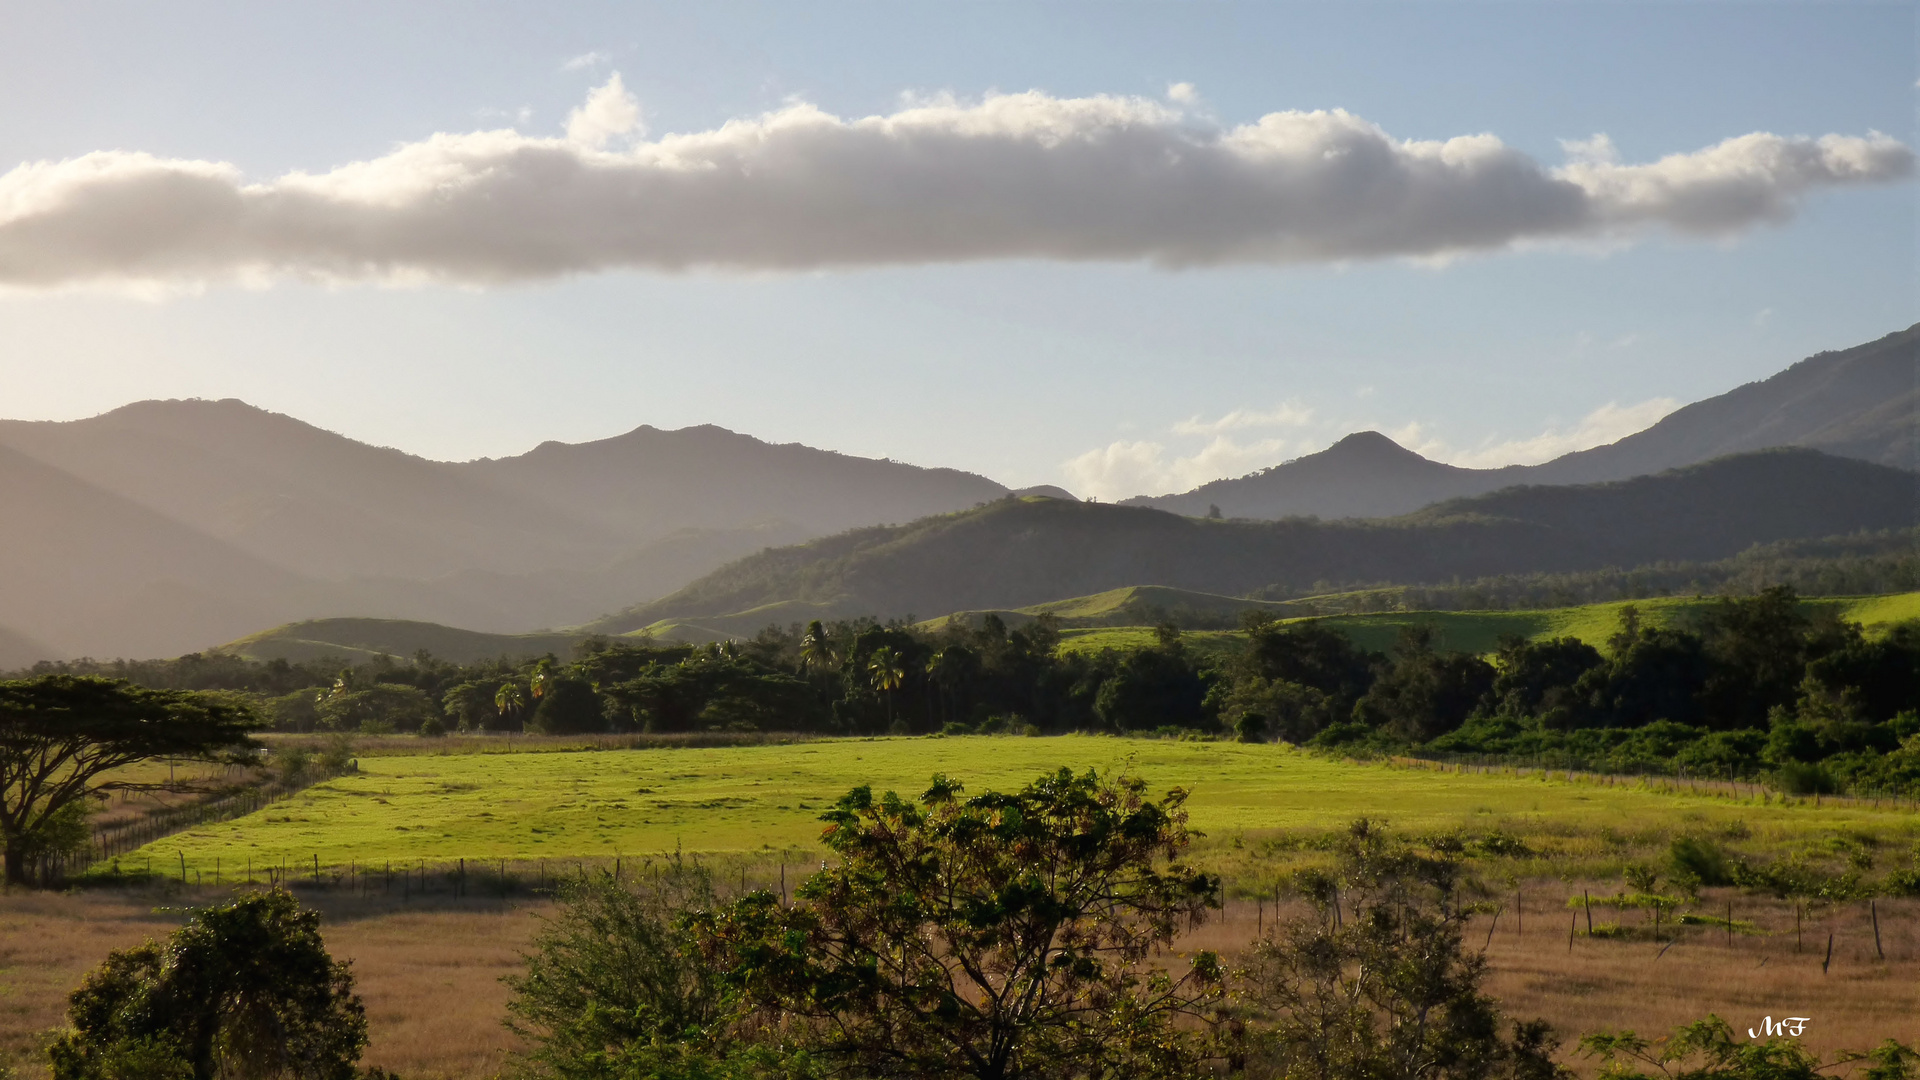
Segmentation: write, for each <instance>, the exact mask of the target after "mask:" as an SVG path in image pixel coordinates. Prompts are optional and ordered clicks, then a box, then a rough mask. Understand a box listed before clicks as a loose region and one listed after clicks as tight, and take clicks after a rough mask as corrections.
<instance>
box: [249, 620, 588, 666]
mask: <svg viewBox="0 0 1920 1080" xmlns="http://www.w3.org/2000/svg"><path fill="white" fill-rule="evenodd" d="M586 637H587V635H585V634H577V633H568V632H564V631H558V632H553V633H546V634H484V633H481V632H479V631H477V630H458V629H455V628H454V627H451V626H441V625H440V624H439V623H430V622H414V621H412V620H409V619H311V620H308V621H306V622H297V623H288V624H287V625H285V626H276V627H274V628H273V629H271V630H262V631H260V632H259V633H257V634H249V635H247V636H246V637H243V638H240V639H238V640H235V641H229V642H227V643H226V644H225V645H222V646H220V647H219V648H218V649H216V650H214V651H215V652H223V653H231V654H233V655H235V656H239V657H242V658H245V659H248V660H286V661H288V662H289V663H299V662H302V661H307V660H319V659H323V658H326V657H338V658H340V659H341V660H345V661H351V662H354V663H359V662H362V661H366V660H371V659H374V658H375V657H379V656H391V657H393V658H395V659H397V660H406V659H410V658H411V657H413V655H414V654H416V653H418V652H421V651H422V650H424V651H426V652H430V653H432V654H433V655H434V656H436V657H439V658H440V659H442V660H451V661H453V662H454V663H458V664H472V663H477V662H479V661H481V660H491V659H493V658H495V657H499V656H507V657H516V658H519V657H528V656H542V655H545V654H547V653H553V654H555V655H557V656H559V657H562V658H565V657H567V656H568V655H569V654H570V653H571V651H572V649H573V646H574V644H575V643H576V642H579V641H582V640H584V639H585V638H586Z"/></svg>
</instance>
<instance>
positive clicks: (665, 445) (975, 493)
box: [454, 424, 1007, 538]
mask: <svg viewBox="0 0 1920 1080" xmlns="http://www.w3.org/2000/svg"><path fill="white" fill-rule="evenodd" d="M454 468H455V469H457V470H458V471H459V472H460V473H462V474H463V475H467V476H472V477H477V478H480V479H482V480H484V481H486V482H487V483H489V484H491V485H492V486H494V487H496V488H499V489H501V490H504V491H510V492H513V493H514V494H515V495H517V496H520V497H523V498H528V499H534V500H539V501H541V502H545V503H547V504H548V505H551V506H553V507H555V508H557V509H559V510H561V511H562V512H565V513H567V514H570V515H576V516H579V517H583V518H587V519H589V520H594V521H596V522H598V523H599V524H602V525H603V526H605V527H608V528H611V529H615V530H618V531H620V532H621V533H623V534H625V535H629V536H634V537H646V538H652V537H655V536H660V535H664V534H665V533H667V532H670V531H672V530H673V529H682V528H705V529H730V528H742V527H747V526H753V525H758V524H761V523H764V522H769V521H785V522H791V523H794V524H795V525H798V526H799V527H800V528H802V529H804V530H806V531H807V532H808V534H809V535H816V536H817V535H819V534H821V533H828V532H837V531H839V530H841V529H846V528H849V527H851V526H855V525H868V524H880V523H884V522H898V521H911V520H913V519H915V518H920V517H925V516H927V515H928V514H938V513H945V512H947V511H951V510H958V509H961V508H963V507H969V506H973V505H975V504H976V503H981V502H987V501H990V500H993V499H997V498H1000V497H1001V496H1003V495H1005V494H1006V493H1007V489H1006V488H1004V487H1002V486H1001V485H999V484H996V483H994V482H993V481H991V480H988V479H987V478H986V477H983V476H976V475H974V474H972V473H966V472H961V471H960V470H958V469H927V468H921V467H919V466H915V465H907V464H904V463H901V462H897V461H887V460H876V459H873V458H860V457H850V456H848V455H845V454H838V453H834V452H832V451H830V450H816V449H814V448H812V447H810V446H802V445H800V444H798V443H787V444H784V445H775V444H773V443H766V442H762V441H760V440H759V439H756V438H753V437H752V436H749V435H741V434H738V433H736V432H732V431H728V430H727V429H725V428H720V427H714V426H712V425H710V424H708V425H702V426H700V427H690V428H682V429H680V430H678V431H661V430H660V429H658V428H653V427H639V428H635V429H634V430H632V431H629V432H627V433H626V434H625V435H618V436H615V437H614V438H611V439H601V440H599V441H597V442H587V443H576V444H567V443H558V442H548V443H542V444H540V445H539V446H537V447H535V448H534V449H532V450H530V451H528V452H527V453H525V454H521V455H519V456H517V457H510V458H500V459H497V460H493V459H485V458H483V459H481V460H479V461H471V462H467V463H464V464H461V465H458V466H454Z"/></svg>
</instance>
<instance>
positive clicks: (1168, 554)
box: [592, 450, 1915, 633]
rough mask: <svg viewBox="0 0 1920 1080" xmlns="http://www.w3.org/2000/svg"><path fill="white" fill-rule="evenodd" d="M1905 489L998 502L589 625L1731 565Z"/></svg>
mask: <svg viewBox="0 0 1920 1080" xmlns="http://www.w3.org/2000/svg"><path fill="white" fill-rule="evenodd" d="M1914 488H1915V476H1914V474H1912V473H1909V472H1904V471H1902V470H1898V469H1891V468H1887V467H1885V466H1879V465H1872V464H1869V463H1867V462H1862V461H1854V460H1849V459H1844V458H1836V457H1831V456H1828V455H1825V454H1820V453H1816V452H1813V451H1807V450H1785V451H1767V452H1764V453H1758V454H1748V455H1744V456H1741V457H1734V458H1726V459H1722V460H1719V461H1715V462H1709V463H1708V464H1705V465H1700V466H1695V467H1692V468H1689V469H1683V470H1676V471H1674V472H1670V473H1664V474H1661V475H1659V476H1652V477H1640V478H1637V479H1634V480H1627V481H1621V482H1618V483H1609V484H1594V485H1587V486H1582V487H1564V488H1515V489H1510V490H1507V491H1502V492H1495V493H1493V494H1490V495H1484V496H1479V497H1477V498H1472V499H1458V500H1453V501H1450V502H1447V503H1442V504H1439V505H1437V506H1433V507H1429V508H1427V509H1425V510H1422V511H1420V512H1418V513H1416V514H1410V515H1408V516H1406V517H1403V518H1393V519H1386V520H1377V521H1357V520H1356V521H1336V522H1323V521H1317V520H1312V519H1290V520H1286V521H1276V522H1255V521H1212V520H1205V519H1199V518H1186V517H1179V516H1177V515H1173V514H1168V513H1164V512H1161V511H1157V510H1151V509H1143V508H1138V507H1124V506H1110V505H1102V504H1086V503H1077V502H1067V501H1064V500H1059V499H1046V498H1038V497H1029V498H1020V499H1004V500H1001V501H998V502H995V503H991V504H989V505H987V506H984V507H981V508H978V509H975V510H971V511H966V512H962V513H957V514H948V515H943V516H939V517H932V518H925V519H922V520H920V521H917V522H913V523H912V524H909V525H904V526H898V527H889V528H874V529H863V530H858V531H855V532H851V533H845V534H842V535H840V536H835V537H830V538H828V539H824V540H818V541H814V542H812V543H808V544H801V545H797V546H794V547H788V548H779V549H774V550H770V551H765V552H762V553H761V554H759V555H755V556H752V557H749V558H747V559H743V560H741V561H739V562H736V563H733V564H731V565H729V566H727V567H725V568H723V569H721V570H719V571H717V572H715V573H713V574H710V575H708V576H707V577H705V578H703V579H701V580H700V581H698V582H695V583H694V584H692V585H690V586H688V587H687V588H685V589H683V590H681V591H679V592H677V593H675V594H673V595H671V596H668V597H666V598H664V599H662V600H659V601H656V602H654V603H651V604H646V605H643V606H641V607H638V608H634V609H630V610H629V611H627V612H624V613H622V614H621V615H618V616H615V617H613V618H611V619H607V620H604V621H602V622H600V623H596V624H594V625H593V627H592V628H593V629H597V630H600V631H602V632H607V633H625V632H628V631H632V630H636V629H640V628H643V627H647V626H651V625H655V624H658V623H662V622H674V623H680V622H691V623H695V624H698V625H703V626H711V625H714V624H713V620H715V619H718V618H722V617H728V616H736V615H740V614H743V613H747V612H751V611H753V610H754V609H760V608H766V607H768V606H769V605H775V604H785V603H795V602H801V603H805V604H807V605H810V606H811V608H812V610H813V611H815V612H818V613H820V614H822V615H832V616H841V617H857V616H863V615H871V616H875V617H878V618H882V619H886V618H898V617H906V616H912V615H921V616H927V615H932V614H936V613H946V612H968V611H987V610H1003V609H1008V610H1010V609H1023V608H1028V607H1031V606H1035V605H1041V604H1046V603H1049V602H1052V601H1056V600H1058V598H1059V597H1061V596H1062V595H1063V594H1064V595H1069V596H1093V595H1095V594H1100V593H1106V592H1109V591H1110V590H1117V589H1126V588H1129V587H1134V586H1141V585H1150V586H1161V587H1167V588H1172V589H1179V590H1184V591H1186V592H1189V593H1211V594H1215V595H1216V596H1233V595H1243V594H1246V593H1249V592H1253V591H1255V590H1258V589H1262V588H1268V587H1274V586H1284V587H1287V588H1288V589H1289V590H1290V591H1294V592H1296V593H1297V592H1298V591H1301V590H1303V589H1305V588H1308V587H1310V586H1312V585H1313V584H1314V583H1315V582H1322V581H1369V580H1371V581H1395V582H1403V583H1417V582H1436V581H1449V580H1454V579H1461V578H1474V577H1485V576H1491V575H1497V574H1520V573H1529V572H1536V571H1575V570H1591V569H1599V568H1602V567H1607V566H1636V565H1644V564H1649V563H1655V562H1663V561H1677V560H1708V559H1717V558H1724V557H1727V556H1729V555H1732V554H1734V553H1736V552H1739V551H1742V550H1744V549H1746V548H1748V547H1750V546H1751V545H1753V544H1756V543H1767V542H1772V541H1776V540H1783V539H1792V538H1801V537H1815V536H1829V535H1834V534H1837V533H1847V532H1853V531H1857V530H1863V529H1895V528H1905V527H1909V526H1911V525H1912V524H1913V523H1914V521H1913V519H1914V514H1915V502H1914V493H1915V492H1914Z"/></svg>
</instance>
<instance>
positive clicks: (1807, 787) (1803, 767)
mask: <svg viewBox="0 0 1920 1080" xmlns="http://www.w3.org/2000/svg"><path fill="white" fill-rule="evenodd" d="M1773 783H1774V786H1775V787H1777V788H1779V789H1780V790H1781V791H1784V792H1786V793H1787V794H1789V795H1831V794H1833V793H1834V792H1836V791H1838V790H1840V785H1839V784H1837V783H1835V782H1834V779H1833V774H1832V773H1830V772H1828V771H1827V770H1826V768H1825V767H1824V766H1820V765H1810V764H1807V763H1806V762H1800V761H1794V762H1788V763H1787V764H1785V765H1782V766H1780V767H1779V768H1777V769H1775V770H1774V771H1773Z"/></svg>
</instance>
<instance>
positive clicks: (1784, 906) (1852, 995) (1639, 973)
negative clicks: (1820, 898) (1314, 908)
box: [1180, 881, 1920, 1076]
mask: <svg viewBox="0 0 1920 1080" xmlns="http://www.w3.org/2000/svg"><path fill="white" fill-rule="evenodd" d="M1602 888H1604V889H1605V891H1607V892H1612V891H1613V890H1614V889H1615V888H1617V883H1607V884H1606V885H1604V886H1599V887H1596V888H1595V889H1594V891H1595V893H1596V895H1597V894H1598V893H1599V892H1600V890H1601V889H1602ZM1579 893H1580V887H1579V886H1577V885H1576V886H1573V887H1572V888H1571V889H1569V887H1568V886H1567V885H1566V884H1565V883H1563V882H1559V881H1552V882H1542V881H1534V882H1530V883H1527V884H1525V885H1523V886H1522V908H1521V918H1520V919H1519V920H1515V919H1514V917H1513V911H1514V898H1513V894H1512V893H1508V894H1507V895H1506V896H1504V897H1501V898H1496V900H1495V902H1496V903H1499V904H1500V905H1502V908H1503V910H1502V911H1501V913H1500V915H1499V917H1498V923H1497V924H1495V925H1493V926H1492V930H1493V933H1492V936H1491V939H1489V938H1488V935H1487V932H1488V928H1489V924H1490V923H1492V922H1493V920H1492V918H1491V917H1490V916H1488V915H1478V916H1475V917H1474V919H1473V921H1472V924H1471V926H1470V927H1469V928H1468V931H1467V935H1466V942H1467V945H1468V946H1469V947H1470V948H1473V949H1480V948H1485V949H1486V953H1487V959H1488V962H1489V964H1488V966H1489V970H1490V973H1489V977H1488V980H1487V983H1486V990H1487V992H1488V993H1489V994H1491V995H1492V996H1493V997H1494V998H1496V999H1498V1000H1499V1001H1500V1003H1501V1005H1502V1007H1503V1008H1504V1009H1505V1010H1506V1012H1507V1014H1508V1015H1509V1016H1512V1017H1516V1018H1521V1019H1530V1018H1533V1017H1540V1018H1543V1019H1545V1020H1547V1021H1548V1022H1549V1023H1551V1024H1553V1027H1554V1030H1555V1031H1556V1032H1558V1033H1559V1034H1560V1035H1561V1037H1562V1038H1563V1040H1564V1042H1563V1044H1562V1047H1561V1057H1562V1058H1563V1059H1564V1060H1565V1061H1566V1062H1567V1064H1569V1065H1571V1066H1573V1067H1574V1069H1575V1070H1576V1071H1577V1072H1579V1073H1581V1074H1583V1075H1587V1076H1591V1075H1593V1074H1595V1073H1597V1072H1598V1069H1597V1064H1598V1063H1597V1062H1594V1061H1591V1060H1588V1059H1582V1058H1580V1057H1579V1056H1577V1055H1576V1054H1575V1053H1574V1048H1575V1044H1576V1043H1577V1042H1578V1041H1579V1036H1580V1035H1582V1034H1585V1033H1589V1032H1596V1031H1601V1030H1606V1029H1613V1030H1619V1029H1631V1030H1634V1031H1637V1032H1638V1033H1639V1034H1641V1035H1642V1036H1647V1037H1653V1036H1657V1035H1664V1034H1666V1033H1667V1032H1669V1031H1670V1030H1672V1029H1673V1028H1674V1027H1676V1026H1678V1025H1680V1024H1683V1023H1686V1022H1689V1021H1692V1020H1697V1019H1700V1018H1701V1017H1704V1016H1706V1015H1707V1014H1708V1013H1717V1014H1718V1015H1719V1016H1720V1017H1721V1018H1722V1019H1724V1020H1726V1021H1727V1022H1728V1023H1729V1024H1731V1025H1732V1026H1733V1028H1734V1030H1735V1031H1736V1033H1738V1034H1739V1035H1741V1036H1743V1037H1744V1036H1745V1035H1746V1032H1747V1029H1748V1028H1750V1027H1751V1028H1754V1029H1756V1030H1757V1029H1758V1028H1759V1027H1760V1024H1761V1020H1762V1018H1763V1017H1766V1016H1772V1017H1773V1018H1774V1019H1775V1020H1779V1019H1782V1018H1784V1017H1787V1016H1806V1017H1811V1018H1812V1022H1811V1023H1809V1024H1808V1025H1807V1027H1806V1030H1805V1032H1804V1034H1803V1036H1802V1038H1801V1041H1802V1042H1803V1043H1804V1044H1805V1045H1806V1047H1807V1048H1808V1049H1809V1050H1813V1051H1815V1052H1817V1053H1819V1054H1821V1055H1822V1056H1823V1057H1827V1058H1831V1056H1832V1055H1833V1054H1834V1053H1835V1052H1836V1051H1839V1050H1843V1049H1853V1050H1866V1049H1870V1048H1872V1047H1873V1046H1876V1045H1878V1044H1879V1043H1880V1042H1882V1041H1883V1040H1886V1039H1890V1038H1891V1039H1899V1040H1901V1041H1902V1042H1907V1043H1915V1042H1920V901H1914V900H1885V899H1883V900H1880V901H1879V902H1878V905H1879V915H1880V937H1881V948H1882V949H1883V950H1884V952H1885V954H1886V959H1885V960H1884V961H1881V960H1879V959H1877V958H1876V956H1875V952H1874V940H1873V925H1872V922H1871V919H1870V916H1869V910H1868V907H1867V905H1866V904H1865V903H1864V902H1863V903H1855V904H1843V905H1838V906H1835V907H1830V908H1826V909H1824V910H1818V911H1815V912H1811V913H1809V914H1808V915H1807V916H1806V919H1805V924H1804V927H1803V932H1802V937H1803V939H1804V945H1803V947H1802V948H1801V949H1800V950H1799V951H1796V949H1795V938H1794V913H1793V907H1792V905H1791V904H1789V903H1785V902H1780V901H1774V900H1771V899H1763V898H1757V897H1753V896H1747V895H1742V894H1739V893H1737V892H1730V891H1727V890H1706V891H1705V892H1704V893H1703V895H1702V902H1701V904H1700V905H1699V908H1698V911H1699V913H1701V914H1706V915H1714V916H1719V915H1722V914H1723V913H1724V912H1725V910H1726V908H1725V905H1726V902H1727V901H1728V900H1729V899H1731V900H1732V902H1733V912H1734V918H1735V920H1736V921H1737V922H1753V923H1755V924H1756V925H1757V928H1758V929H1760V930H1762V931H1764V932H1765V933H1764V935H1745V934H1735V935H1734V937H1733V940H1732V944H1731V945H1729V944H1728V940H1727V937H1726V933H1725V931H1724V930H1723V929H1722V928H1720V927H1704V926H1687V927H1682V928H1681V931H1680V935H1679V940H1678V941H1677V942H1674V943H1673V944H1672V945H1671V947H1666V945H1665V942H1664V941H1654V940H1652V939H1651V938H1650V937H1648V938H1645V939H1640V938H1633V939H1606V938H1599V937H1595V938H1589V937H1587V936H1586V934H1585V932H1584V931H1585V918H1584V914H1583V913H1580V912H1577V911H1570V910H1568V909H1567V908H1566V907H1565V906H1564V905H1565V903H1566V900H1567V898H1568V897H1569V896H1570V895H1572V896H1578V895H1579ZM1303 914H1305V908H1304V907H1303V906H1302V905H1298V904H1289V905H1288V906H1286V907H1285V908H1283V909H1282V916H1283V917H1298V916H1301V915H1303ZM1272 918H1273V910H1272V905H1271V904H1259V903H1256V902H1249V901H1245V900H1234V901H1231V902H1229V903H1228V904H1227V907H1226V910H1225V911H1224V912H1223V913H1221V917H1218V918H1216V919H1215V920H1214V921H1213V922H1211V923H1209V924H1208V925H1206V926H1203V927H1202V928H1201V929H1200V930H1199V931H1197V932H1195V933H1193V934H1191V935H1189V936H1188V937H1186V938H1185V939H1183V940H1182V941H1181V942H1180V948H1181V949H1183V950H1185V949H1201V948H1211V949H1219V950H1223V951H1229V952H1230V951H1232V950H1234V949H1238V948H1241V947H1243V946H1244V945H1245V944H1246V943H1248V942H1250V941H1251V940H1253V938H1254V936H1255V934H1256V932H1257V930H1258V929H1260V928H1262V927H1264V928H1265V929H1268V930H1271V927H1272ZM1640 919H1641V916H1640V913H1639V912H1628V913H1626V914H1625V916H1624V917H1621V916H1618V915H1616V914H1615V913H1614V912H1612V911H1610V910H1606V909H1602V908H1600V907H1595V908H1594V921H1595V923H1596V925H1598V924H1600V923H1601V922H1603V921H1606V922H1619V923H1620V924H1621V925H1622V926H1623V927H1625V928H1626V929H1628V930H1629V931H1634V932H1647V931H1650V927H1647V926H1643V924H1642V923H1641V921H1640ZM1516 922H1517V924H1518V925H1516ZM1570 924H1572V926H1573V928H1574V929H1575V931H1576V932H1575V936H1574V940H1573V945H1572V948H1571V949H1569V948H1568V940H1567V939H1568V930H1569V928H1570ZM1668 930H1670V927H1669V928H1665V929H1663V935H1665V936H1666V937H1667V938H1668V940H1671V935H1670V934H1669V933H1667V931H1668ZM1829 931H1832V933H1833V935H1834V945H1833V962H1832V965H1831V967H1830V968H1829V969H1828V971H1827V973H1826V974H1824V975H1823V974H1822V973H1821V970H1820V967H1821V961H1822V960H1823V958H1824V956H1825V953H1826V942H1827V933H1828V932H1829ZM1663 948H1664V952H1663V951H1662V950H1663Z"/></svg>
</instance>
